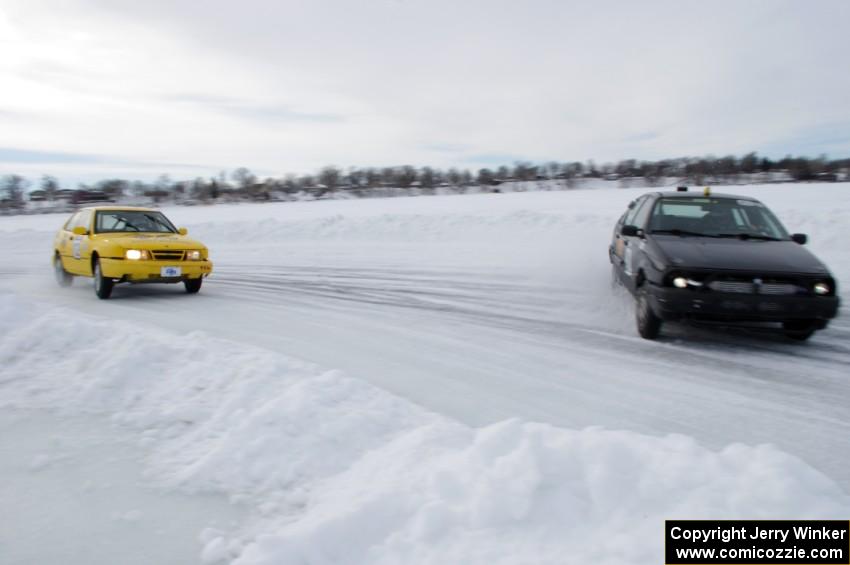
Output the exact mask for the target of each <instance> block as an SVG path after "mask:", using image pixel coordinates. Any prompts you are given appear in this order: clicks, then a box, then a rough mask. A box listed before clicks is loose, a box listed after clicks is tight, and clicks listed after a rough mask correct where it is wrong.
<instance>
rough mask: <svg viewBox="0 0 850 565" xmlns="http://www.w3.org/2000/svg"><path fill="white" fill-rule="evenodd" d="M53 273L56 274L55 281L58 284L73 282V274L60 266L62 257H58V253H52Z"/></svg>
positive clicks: (65, 284) (69, 284)
mask: <svg viewBox="0 0 850 565" xmlns="http://www.w3.org/2000/svg"><path fill="white" fill-rule="evenodd" d="M53 274H54V275H55V276H56V282H57V283H58V284H59V286H71V283H72V282H74V276H73V275H71V273H69V272H68V271H66V270H65V267H64V266H62V258H61V257H59V254H58V253H56V254H55V255H53Z"/></svg>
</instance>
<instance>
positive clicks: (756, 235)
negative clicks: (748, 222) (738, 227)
mask: <svg viewBox="0 0 850 565" xmlns="http://www.w3.org/2000/svg"><path fill="white" fill-rule="evenodd" d="M715 237H734V238H737V239H760V240H764V241H780V239H779V238H778V237H771V236H769V235H762V234H760V233H719V234H717V235H716V236H715Z"/></svg>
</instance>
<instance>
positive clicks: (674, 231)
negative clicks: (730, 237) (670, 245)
mask: <svg viewBox="0 0 850 565" xmlns="http://www.w3.org/2000/svg"><path fill="white" fill-rule="evenodd" d="M649 233H669V234H671V235H680V236H681V235H694V236H697V237H717V236H715V235H712V234H708V233H701V232H696V231H688V230H680V229H672V230H652V231H650V232H649Z"/></svg>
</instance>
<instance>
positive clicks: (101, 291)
mask: <svg viewBox="0 0 850 565" xmlns="http://www.w3.org/2000/svg"><path fill="white" fill-rule="evenodd" d="M114 285H115V281H113V280H112V279H110V278H109V277H104V276H103V271H102V270H101V268H100V259H95V260H94V293H95V294H96V295H97V297H98V298H100V299H101V300H106V299H107V298H109V297H110V296H111V295H112V287H113V286H114Z"/></svg>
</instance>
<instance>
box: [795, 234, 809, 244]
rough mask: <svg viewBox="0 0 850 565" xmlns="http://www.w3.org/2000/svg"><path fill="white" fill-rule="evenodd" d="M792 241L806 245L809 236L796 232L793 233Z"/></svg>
mask: <svg viewBox="0 0 850 565" xmlns="http://www.w3.org/2000/svg"><path fill="white" fill-rule="evenodd" d="M791 241H794V242H796V243H799V244H800V245H806V242H807V241H809V236H807V235H806V234H804V233H794V234H791Z"/></svg>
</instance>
